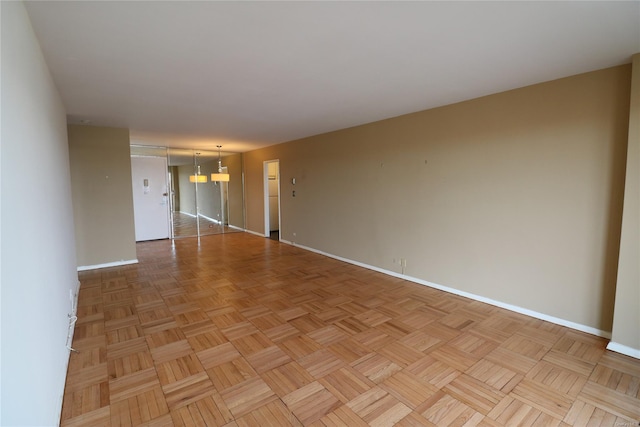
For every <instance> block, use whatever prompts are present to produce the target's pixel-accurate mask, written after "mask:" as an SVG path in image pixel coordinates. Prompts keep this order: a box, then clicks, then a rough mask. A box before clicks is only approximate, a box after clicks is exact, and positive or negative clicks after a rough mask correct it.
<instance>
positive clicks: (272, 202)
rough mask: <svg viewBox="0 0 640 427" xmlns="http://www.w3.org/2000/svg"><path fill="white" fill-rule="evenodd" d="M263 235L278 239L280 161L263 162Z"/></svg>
mask: <svg viewBox="0 0 640 427" xmlns="http://www.w3.org/2000/svg"><path fill="white" fill-rule="evenodd" d="M264 236H265V237H269V238H270V239H273V240H277V241H280V161H279V160H268V161H266V162H264Z"/></svg>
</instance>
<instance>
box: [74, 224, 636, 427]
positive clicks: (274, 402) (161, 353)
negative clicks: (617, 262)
mask: <svg viewBox="0 0 640 427" xmlns="http://www.w3.org/2000/svg"><path fill="white" fill-rule="evenodd" d="M137 248H138V259H139V260H140V263H139V264H137V265H132V266H126V267H122V268H108V269H102V270H94V271H88V272H82V273H81V274H80V279H81V284H82V285H81V289H80V297H79V308H78V322H77V324H76V329H75V336H74V341H73V346H74V348H76V349H77V350H78V351H79V352H78V353H72V354H71V358H70V362H69V371H68V375H67V384H66V389H65V394H64V403H63V408H62V418H61V424H62V426H67V427H68V426H113V427H116V426H130V425H145V426H221V425H228V426H276V425H277V426H280V425H282V426H285V425H293V426H300V425H304V426H361V425H362V426H365V425H371V426H389V425H399V426H439V427H440V426H442V427H444V426H466V427H469V426H514V425H524V426H611V427H630V426H637V425H638V420H639V419H640V361H638V360H635V359H632V358H629V357H626V356H622V355H619V354H616V353H612V352H610V351H607V350H605V346H606V343H607V342H606V340H604V339H601V338H598V337H594V336H591V335H588V334H584V333H581V332H577V331H575V330H571V329H567V328H564V327H561V326H557V325H554V324H551V323H547V322H543V321H540V320H537V319H533V318H530V317H526V316H523V315H519V314H516V313H512V312H509V311H506V310H503V309H500V308H496V307H493V306H491V305H487V304H483V303H479V302H475V301H472V300H469V299H465V298H461V297H458V296H455V295H451V294H447V293H445V292H441V291H438V290H434V289H431V288H428V287H424V286H421V285H417V284H414V283H410V282H406V281H403V280H400V279H397V278H393V277H389V276H386V275H383V274H380V273H376V272H373V271H369V270H366V269H363V268H359V267H357V266H353V265H350V264H346V263H343V262H340V261H337V260H333V259H330V258H327V257H324V256H321V255H317V254H314V253H311V252H308V251H304V250H302V249H298V248H295V247H292V246H288V245H284V244H280V243H278V242H274V241H272V240H269V239H262V238H259V237H256V236H252V235H249V234H246V233H232V234H221V235H215V236H206V237H203V238H202V239H201V244H200V246H199V247H198V246H197V244H196V240H195V239H181V240H177V241H175V244H174V246H172V244H171V242H170V241H156V242H147V243H139V244H138V246H137Z"/></svg>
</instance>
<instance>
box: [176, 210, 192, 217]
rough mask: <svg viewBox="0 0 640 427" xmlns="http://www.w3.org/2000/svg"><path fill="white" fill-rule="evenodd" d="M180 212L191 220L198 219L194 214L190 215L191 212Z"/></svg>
mask: <svg viewBox="0 0 640 427" xmlns="http://www.w3.org/2000/svg"><path fill="white" fill-rule="evenodd" d="M178 212H180V213H181V214H184V215H187V216H190V217H191V218H195V217H196V216H195V215H194V214H192V213H189V212H183V211H178Z"/></svg>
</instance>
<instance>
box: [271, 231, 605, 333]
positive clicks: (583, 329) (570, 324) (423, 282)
mask: <svg viewBox="0 0 640 427" xmlns="http://www.w3.org/2000/svg"><path fill="white" fill-rule="evenodd" d="M280 242H282V243H285V244H289V245H292V246H295V247H297V248H301V249H304V250H307V251H310V252H315V253H317V254H320V255H324V256H327V257H329V258H333V259H337V260H339V261H343V262H346V263H349V264H353V265H357V266H358V267H362V268H366V269H368V270H373V271H377V272H378V273H382V274H386V275H388V276H393V277H397V278H399V279H403V280H408V281H410V282H413V283H417V284H419V285H424V286H428V287H430V288H434V289H438V290H441V291H444V292H448V293H450V294H454V295H459V296H461V297H465V298H469V299H472V300H474V301H479V302H483V303H486V304H490V305H493V306H496V307H500V308H504V309H505V310H509V311H513V312H515V313H519V314H524V315H526V316H529V317H533V318H535V319H540V320H544V321H546V322H550V323H554V324H556V325H560V326H565V327H567V328H571V329H575V330H577V331H581V332H586V333H588V334H591V335H596V336H599V337H602V338H607V339H611V332H607V331H603V330H601V329H597V328H593V327H591V326H586V325H582V324H580V323H575V322H571V321H569V320H566V319H561V318H558V317H554V316H550V315H548V314H544V313H539V312H537V311H533V310H529V309H527V308H523V307H519V306H516V305H512V304H507V303H504V302H502V301H496V300H494V299H491V298H486V297H483V296H480V295H476V294H472V293H470V292H465V291H461V290H459V289H455V288H450V287H448V286H442V285H438V284H437V283H432V282H428V281H426V280H422V279H419V278H417V277H412V276H408V275H406V274H401V273H396V272H395V271H390V270H385V269H383V268H379V267H376V266H373V265H369V264H365V263H362V262H359V261H354V260H351V259H348V258H343V257H341V256H337V255H333V254H329V253H326V252H323V251H320V250H317V249H314V248H310V247H307V246H303V245H298V244H295V243H292V242H289V241H287V240H280Z"/></svg>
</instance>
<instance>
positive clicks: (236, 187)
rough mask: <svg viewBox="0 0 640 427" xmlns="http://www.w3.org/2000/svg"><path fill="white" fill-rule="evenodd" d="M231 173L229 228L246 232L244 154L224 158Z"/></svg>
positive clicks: (223, 163) (223, 161) (224, 162)
mask: <svg viewBox="0 0 640 427" xmlns="http://www.w3.org/2000/svg"><path fill="white" fill-rule="evenodd" d="M222 166H226V167H227V172H228V173H229V182H228V185H229V226H231V227H235V228H239V229H241V230H244V228H245V224H244V191H243V186H244V185H243V165H242V154H240V153H238V154H232V155H230V156H225V157H223V158H222Z"/></svg>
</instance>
